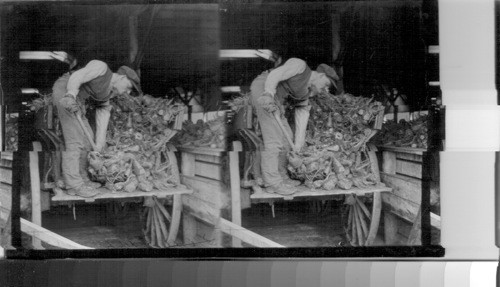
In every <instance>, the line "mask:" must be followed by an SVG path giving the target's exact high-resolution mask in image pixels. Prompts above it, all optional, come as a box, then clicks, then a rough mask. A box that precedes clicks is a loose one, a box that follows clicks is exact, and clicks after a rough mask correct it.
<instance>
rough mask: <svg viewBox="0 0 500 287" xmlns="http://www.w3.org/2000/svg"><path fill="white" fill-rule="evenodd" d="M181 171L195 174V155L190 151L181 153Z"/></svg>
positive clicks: (189, 174)
mask: <svg viewBox="0 0 500 287" xmlns="http://www.w3.org/2000/svg"><path fill="white" fill-rule="evenodd" d="M181 173H182V174H183V175H188V176H194V175H195V155H194V154H192V153H188V152H183V153H182V155H181Z"/></svg>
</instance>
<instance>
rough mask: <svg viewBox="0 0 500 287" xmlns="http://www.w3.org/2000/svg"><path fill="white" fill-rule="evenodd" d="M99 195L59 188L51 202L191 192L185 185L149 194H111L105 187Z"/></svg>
mask: <svg viewBox="0 0 500 287" xmlns="http://www.w3.org/2000/svg"><path fill="white" fill-rule="evenodd" d="M97 190H98V191H99V192H101V193H100V194H98V195H97V196H95V197H93V198H83V197H80V196H76V195H68V194H66V193H65V192H64V191H62V190H61V189H59V188H54V191H55V193H56V195H55V196H54V197H52V199H51V200H52V201H85V202H94V201H96V200H101V199H118V198H132V197H143V196H156V197H158V198H164V197H167V196H170V195H176V194H190V193H192V192H193V191H192V190H191V189H189V188H187V187H186V186H185V185H179V186H176V187H172V188H168V189H165V190H153V191H150V192H143V191H134V192H111V191H110V190H109V189H107V188H105V187H101V188H98V189H97Z"/></svg>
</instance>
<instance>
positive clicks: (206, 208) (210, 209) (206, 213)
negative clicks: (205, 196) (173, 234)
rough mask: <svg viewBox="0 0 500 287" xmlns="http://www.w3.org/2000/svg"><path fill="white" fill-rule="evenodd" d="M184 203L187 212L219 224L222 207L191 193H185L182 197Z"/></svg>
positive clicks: (208, 221)
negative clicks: (219, 207)
mask: <svg viewBox="0 0 500 287" xmlns="http://www.w3.org/2000/svg"><path fill="white" fill-rule="evenodd" d="M182 204H183V209H184V211H185V212H189V213H191V215H193V216H194V217H196V218H198V219H201V220H203V221H205V222H207V223H210V224H213V225H215V224H217V223H218V221H219V218H220V209H218V208H217V207H215V205H213V204H211V203H210V202H206V201H204V200H202V199H199V198H196V197H193V196H190V195H185V196H183V197H182Z"/></svg>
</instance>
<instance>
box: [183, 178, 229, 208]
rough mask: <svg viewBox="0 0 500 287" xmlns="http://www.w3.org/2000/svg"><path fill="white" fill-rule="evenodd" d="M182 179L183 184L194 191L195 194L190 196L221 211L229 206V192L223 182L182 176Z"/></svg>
mask: <svg viewBox="0 0 500 287" xmlns="http://www.w3.org/2000/svg"><path fill="white" fill-rule="evenodd" d="M181 178H182V183H183V184H185V185H186V186H188V187H189V188H190V189H192V191H193V192H192V194H191V195H190V196H193V197H197V198H200V199H202V200H204V201H206V202H210V203H212V204H213V205H214V206H215V207H216V208H219V209H224V208H226V207H228V206H229V196H228V194H229V191H228V190H227V187H226V186H225V185H224V184H223V183H222V182H220V181H217V180H213V179H207V178H201V177H193V176H182V177H181Z"/></svg>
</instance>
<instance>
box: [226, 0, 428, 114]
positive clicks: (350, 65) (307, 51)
mask: <svg viewBox="0 0 500 287" xmlns="http://www.w3.org/2000/svg"><path fill="white" fill-rule="evenodd" d="M433 2H437V1H413V0H409V1H389V0H388V1H328V2H327V1H324V2H323V1H321V2H315V3H311V2H308V3H261V4H255V3H252V4H241V3H238V4H233V5H230V4H226V5H225V6H224V9H223V10H221V13H220V19H221V47H222V48H224V49H245V48H246V49H248V48H253V49H271V50H272V51H274V52H276V53H277V54H279V55H281V56H282V57H283V58H284V60H286V59H288V58H290V57H298V58H302V59H304V60H306V61H307V62H308V64H309V66H310V67H311V68H312V69H315V68H316V67H317V65H318V64H320V63H327V64H329V65H332V64H336V65H339V64H340V63H343V67H344V84H345V90H346V92H349V93H352V94H354V95H364V96H371V95H372V94H373V93H377V92H378V88H377V87H379V86H380V85H386V86H388V87H389V88H397V89H398V90H399V91H400V92H401V93H404V94H406V95H407V96H408V104H410V106H411V108H412V109H413V110H419V109H426V108H427V105H428V104H429V102H428V100H427V98H428V97H427V95H426V78H428V73H429V71H428V68H427V66H426V47H427V45H436V44H437V43H436V42H437V4H436V3H433ZM334 18H336V19H338V20H337V23H338V25H340V27H339V31H340V39H341V43H342V47H341V54H340V58H339V59H337V61H335V62H334V61H333V51H332V25H333V20H332V19H334ZM221 67H222V69H221V85H223V86H224V85H232V84H239V85H249V84H250V83H251V81H252V80H253V78H254V77H255V76H257V75H258V74H259V73H260V72H262V71H263V70H265V69H267V68H271V67H272V65H271V64H270V63H269V62H266V61H264V60H232V61H222V62H221Z"/></svg>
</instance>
